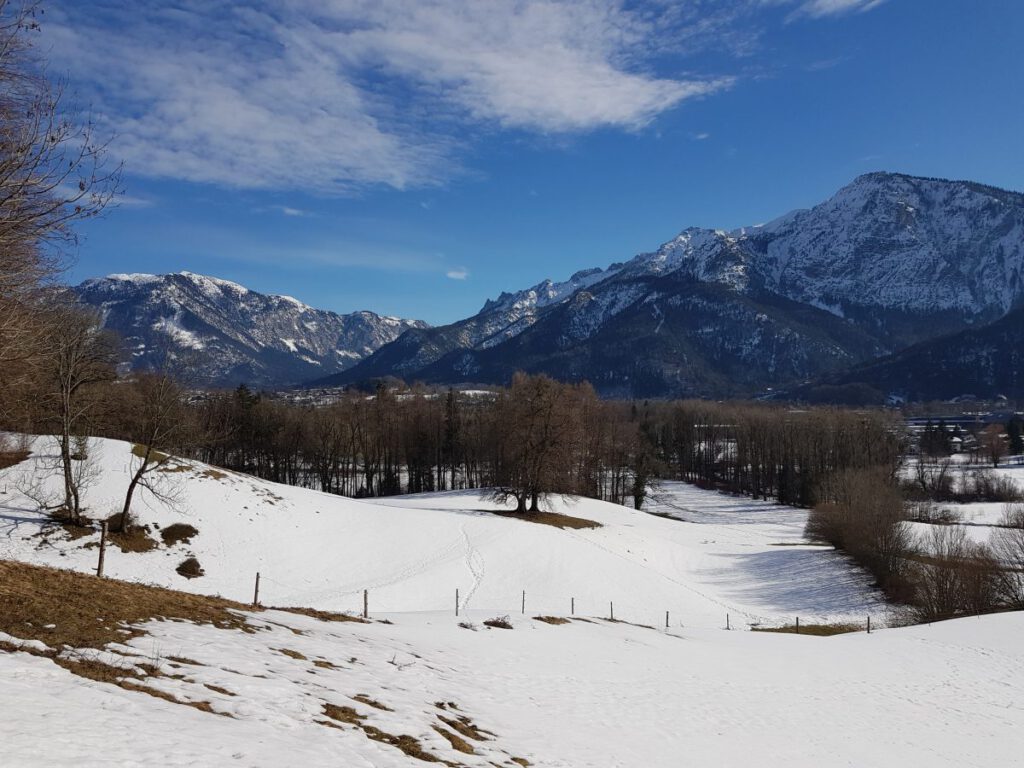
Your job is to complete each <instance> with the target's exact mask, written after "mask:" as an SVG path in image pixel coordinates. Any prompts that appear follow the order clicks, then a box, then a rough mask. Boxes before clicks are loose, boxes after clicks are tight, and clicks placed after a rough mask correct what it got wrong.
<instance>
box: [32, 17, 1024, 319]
mask: <svg viewBox="0 0 1024 768" xmlns="http://www.w3.org/2000/svg"><path fill="white" fill-rule="evenodd" d="M43 18H44V25H43V32H42V36H41V40H40V46H41V47H42V49H43V51H44V53H45V55H46V56H47V57H48V58H49V60H50V61H51V72H52V73H57V74H62V75H63V76H65V77H66V79H67V80H68V82H69V84H70V87H71V90H72V91H73V92H74V93H75V95H76V97H77V98H78V100H79V101H81V102H82V103H83V104H87V105H89V108H90V109H91V111H92V114H93V116H94V118H95V120H96V122H97V124H98V126H99V127H100V129H101V131H105V132H106V133H107V134H108V135H111V136H112V137H113V138H112V141H111V144H110V152H111V156H112V157H113V158H115V159H117V160H123V162H124V164H125V176H124V193H125V194H124V196H123V199H122V201H121V204H120V205H119V206H118V207H117V208H116V209H113V210H110V211H109V212H108V213H107V214H106V215H105V216H104V217H103V218H102V219H100V220H96V221H93V222H89V223H88V224H87V225H85V226H83V227H82V230H81V232H82V235H83V240H82V242H81V244H80V245H79V247H78V249H77V253H76V254H75V264H74V266H73V267H72V268H71V269H70V270H69V273H68V276H67V278H68V280H69V281H72V282H78V281H79V280H81V279H84V278H86V277H92V276H97V275H103V274H108V273H112V272H154V273H162V272H173V271H178V270H182V269H188V270H191V271H195V272H201V273H205V274H210V275H215V276H218V277H224V278H227V279H231V280H235V281H237V282H240V283H242V284H244V285H247V286H249V287H251V288H254V289H256V290H260V291H264V292H273V293H285V294H289V295H292V296H295V297H297V298H299V299H301V300H303V301H305V302H307V303H309V304H312V305H314V306H318V307H323V308H327V309H333V310H336V311H340V312H345V311H352V310H356V309H370V310H373V311H376V312H381V313H384V314H395V315H402V316H406V317H416V318H421V319H425V320H427V321H428V322H431V323H443V322H448V321H452V320H456V319H458V318H460V317H464V316H466V315H469V314H472V313H473V312H475V311H477V310H478V309H479V307H480V305H481V304H482V303H483V302H484V300H485V299H486V298H488V297H491V296H495V295H497V294H498V293H499V292H500V291H502V290H514V289H518V288H523V287H527V286H530V285H533V284H535V283H537V282H539V281H540V280H542V279H544V278H545V277H551V278H554V279H560V278H565V277H567V276H568V275H570V274H571V273H573V272H575V271H576V270H578V269H583V268H587V267H592V266H604V265H607V264H609V263H611V262H613V261H620V260H624V259H627V258H629V257H631V256H633V255H635V254H636V253H638V252H642V251H648V250H652V249H654V248H656V247H657V246H658V245H659V244H660V243H662V242H664V241H665V240H668V239H670V238H671V237H673V236H674V235H675V234H676V233H677V232H679V231H680V230H682V229H684V228H685V227H687V226H691V225H698V226H710V227H720V228H732V227H736V226H741V225H748V224H756V223H760V222H763V221H767V220H769V219H771V218H774V217H775V216H777V215H781V214H783V213H785V212H786V211H788V210H791V209H793V208H797V207H805V206H808V205H812V204H814V203H816V202H818V201H820V200H822V199H824V198H826V197H827V196H829V195H830V194H831V193H833V192H834V191H835V190H836V189H838V188H839V187H840V186H842V185H843V184H845V183H847V182H849V181H850V180H851V179H853V178H854V177H855V176H856V175H858V174H860V173H863V172H867V171H872V170H894V171H902V172H907V173H914V174H920V175H927V176H941V177H946V178H969V179H973V180H977V181H982V182H986V183H990V184H994V185H997V186H1002V187H1007V188H1010V189H1017V190H1024V152H1022V151H1021V136H1024V99H1021V97H1020V94H1021V89H1022V87H1024V86H1022V81H1024V63H1022V62H1024V60H1022V58H1021V56H1020V52H1019V43H1020V40H1021V39H1022V34H1024V3H1021V2H1018V0H979V1H978V2H968V1H967V0H691V1H690V2H670V1H669V0H653V1H651V2H643V3H641V2H614V1H612V0H576V2H571V3H565V2H557V1H556V0H479V1H477V2H456V1H455V0H420V1H419V2H416V1H415V0H407V1H403V0H373V1H371V0H249V2H247V3H246V2H229V1H228V0H162V1H159V0H134V1H133V2H129V1H127V0H51V2H50V3H49V5H48V10H47V13H46V15H45V16H44V17H43Z"/></svg>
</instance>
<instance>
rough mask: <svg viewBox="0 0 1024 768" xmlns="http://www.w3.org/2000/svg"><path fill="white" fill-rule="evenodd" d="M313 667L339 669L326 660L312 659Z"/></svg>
mask: <svg viewBox="0 0 1024 768" xmlns="http://www.w3.org/2000/svg"><path fill="white" fill-rule="evenodd" d="M313 666H314V667H320V669H341V667H339V666H338V665H337V664H332V663H331V662H329V661H328V660H327V659H314V660H313ZM357 701H358V699H357Z"/></svg>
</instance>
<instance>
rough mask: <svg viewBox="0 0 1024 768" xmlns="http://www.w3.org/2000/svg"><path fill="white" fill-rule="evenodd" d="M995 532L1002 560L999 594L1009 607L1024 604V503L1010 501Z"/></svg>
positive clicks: (994, 546)
mask: <svg viewBox="0 0 1024 768" xmlns="http://www.w3.org/2000/svg"><path fill="white" fill-rule="evenodd" d="M999 526H1000V527H999V528H998V529H996V531H995V533H993V534H992V539H991V546H992V553H993V555H994V556H995V558H996V560H997V561H998V564H999V585H998V590H999V595H1000V597H1001V599H1002V601H1003V602H1004V603H1005V604H1006V606H1007V607H1008V608H1013V609H1015V610H1020V609H1022V608H1024V504H1007V505H1006V509H1005V510H1004V511H1003V516H1002V518H1001V519H1000V521H999Z"/></svg>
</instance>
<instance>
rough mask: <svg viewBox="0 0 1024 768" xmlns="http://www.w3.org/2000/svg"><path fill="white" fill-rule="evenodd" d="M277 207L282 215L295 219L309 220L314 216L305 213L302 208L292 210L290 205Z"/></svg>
mask: <svg viewBox="0 0 1024 768" xmlns="http://www.w3.org/2000/svg"><path fill="white" fill-rule="evenodd" d="M275 207H276V209H277V210H278V211H280V212H281V214H282V215H284V216H290V217H293V218H307V217H309V216H312V215H313V214H312V213H310V212H309V211H304V210H302V209H301V208H292V207H291V206H290V205H278V206H275Z"/></svg>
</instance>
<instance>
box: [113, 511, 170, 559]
mask: <svg viewBox="0 0 1024 768" xmlns="http://www.w3.org/2000/svg"><path fill="white" fill-rule="evenodd" d="M120 522H121V513H120V512H117V513H115V514H113V515H111V516H110V517H109V518H107V541H108V542H110V543H111V544H115V545H116V546H117V547H118V548H119V549H120V550H121V551H122V552H151V551H152V550H154V549H156V548H157V547H158V546H160V542H158V541H157V540H156V539H154V538H153V537H152V536H150V535H149V527H148V526H143V525H129V526H128V527H127V528H125V529H124V530H123V531H119V530H116V526H117V525H118V524H119V523H120Z"/></svg>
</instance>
